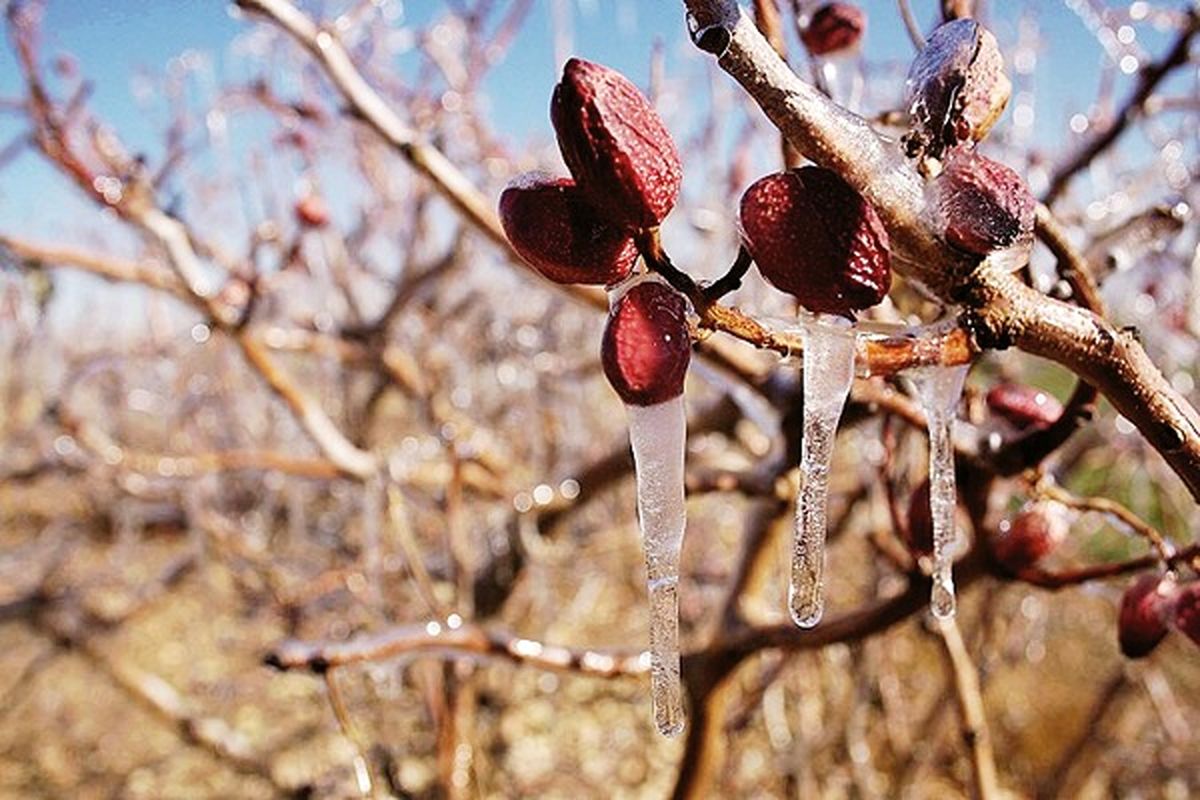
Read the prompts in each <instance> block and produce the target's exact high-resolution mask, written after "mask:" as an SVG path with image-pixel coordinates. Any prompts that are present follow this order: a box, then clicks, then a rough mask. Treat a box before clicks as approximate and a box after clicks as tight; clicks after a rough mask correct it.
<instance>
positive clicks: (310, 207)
mask: <svg viewBox="0 0 1200 800" xmlns="http://www.w3.org/2000/svg"><path fill="white" fill-rule="evenodd" d="M292 210H293V212H294V213H295V215H296V221H297V222H299V223H300V224H301V225H302V226H304V227H305V228H324V227H325V226H326V225H328V224H329V207H328V206H326V205H325V201H324V200H322V199H321V195H319V194H313V193H310V194H306V195H304V197H301V198H300V199H299V200H297V201H296V206H295V208H293V209H292Z"/></svg>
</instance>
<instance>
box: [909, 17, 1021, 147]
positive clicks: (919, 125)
mask: <svg viewBox="0 0 1200 800" xmlns="http://www.w3.org/2000/svg"><path fill="white" fill-rule="evenodd" d="M907 90H908V101H909V116H910V118H911V124H912V130H911V132H910V134H909V137H908V144H909V150H910V152H912V153H914V154H916V153H917V152H920V151H922V150H926V151H928V153H929V155H932V156H934V157H940V156H941V153H942V151H943V150H944V149H945V148H948V147H954V146H955V145H956V144H959V143H960V142H978V141H980V140H981V139H983V137H984V136H986V135H987V132H988V131H989V130H991V127H992V125H994V124H995V122H996V120H997V119H999V117H1000V114H1001V113H1002V112H1003V111H1004V107H1005V106H1006V105H1007V104H1008V98H1009V95H1010V94H1011V93H1012V83H1011V82H1010V81H1009V80H1008V76H1007V75H1005V74H1004V56H1002V55H1001V54H1000V47H999V45H997V44H996V37H994V36H992V34H991V33H990V32H989V31H988V30H987V29H986V28H984V27H983V26H981V25H980V24H979V23H977V22H976V21H975V20H972V19H956V20H953V21H951V22H947V23H946V24H944V25H942V26H940V27H939V28H938V29H937V30H935V31H934V32H933V33H932V34H931V35H930V37H929V41H928V42H926V44H925V47H924V49H922V50H921V52H920V53H918V54H917V57H916V58H915V59H914V60H913V63H912V67H911V69H909V71H908V82H907Z"/></svg>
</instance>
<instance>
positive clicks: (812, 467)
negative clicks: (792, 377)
mask: <svg viewBox="0 0 1200 800" xmlns="http://www.w3.org/2000/svg"><path fill="white" fill-rule="evenodd" d="M803 336H804V433H803V439H802V441H801V455H800V493H799V495H798V496H797V498H796V532H795V536H794V538H793V540H792V572H791V583H790V585H789V587H788V608H789V610H790V612H791V615H792V620H793V621H794V622H795V623H796V624H797V625H799V626H800V627H802V628H811V627H813V626H814V625H816V624H817V623H818V622H820V621H821V614H822V612H823V611H824V594H825V577H824V572H825V511H826V502H827V498H828V494H829V467H830V464H831V463H832V461H833V442H834V438H835V437H836V435H837V424H838V419H839V418H840V417H841V416H842V407H843V406H844V405H845V404H846V396H847V395H848V394H849V393H850V384H851V382H852V381H853V380H854V330H853V328H852V327H851V326H850V323H849V322H848V321H846V320H844V319H842V318H841V317H834V316H829V315H825V314H821V315H818V316H817V317H816V318H814V319H811V320H808V321H806V323H805V325H804V330H803Z"/></svg>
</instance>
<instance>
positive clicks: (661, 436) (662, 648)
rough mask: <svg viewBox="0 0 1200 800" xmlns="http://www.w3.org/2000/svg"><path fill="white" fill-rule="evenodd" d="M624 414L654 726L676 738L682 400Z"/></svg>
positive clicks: (683, 517)
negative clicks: (642, 568)
mask: <svg viewBox="0 0 1200 800" xmlns="http://www.w3.org/2000/svg"><path fill="white" fill-rule="evenodd" d="M626 410H627V411H628V415H629V444H630V446H631V447H632V449H633V463H634V467H635V469H636V471H637V495H638V522H639V523H640V525H641V528H642V547H643V549H644V550H645V554H646V580H647V586H648V587H649V590H650V692H651V697H652V698H653V701H654V722H655V724H656V725H657V726H658V730H659V732H660V733H662V734H663V735H664V736H676V735H678V734H679V733H680V732H681V731H682V730H683V725H684V711H683V690H682V687H681V686H680V682H679V554H680V551H681V550H682V548H683V531H684V528H685V527H686V525H687V512H686V508H685V505H684V498H683V477H684V473H683V462H684V448H685V444H686V438H687V436H686V429H687V416H686V414H685V412H684V407H683V396H682V395H680V396H679V397H675V398H672V399H670V400H667V401H665V402H662V403H658V404H656V405H652V406H636V405H626Z"/></svg>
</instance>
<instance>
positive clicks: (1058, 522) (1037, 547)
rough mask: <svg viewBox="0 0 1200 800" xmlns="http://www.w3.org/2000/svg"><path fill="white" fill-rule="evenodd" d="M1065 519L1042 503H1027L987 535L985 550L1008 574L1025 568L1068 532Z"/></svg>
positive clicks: (1042, 555) (1047, 552)
mask: <svg viewBox="0 0 1200 800" xmlns="http://www.w3.org/2000/svg"><path fill="white" fill-rule="evenodd" d="M1068 527H1069V525H1068V523H1067V520H1066V518H1065V517H1064V516H1063V515H1062V514H1061V513H1060V512H1059V511H1058V510H1057V509H1055V508H1054V507H1052V506H1048V505H1047V504H1045V503H1038V504H1034V505H1032V506H1029V507H1028V508H1027V509H1025V510H1024V511H1022V512H1021V513H1019V514H1017V516H1016V517H1014V518H1013V519H1011V520H1004V521H1002V522H1001V523H1000V526H999V528H998V529H997V530H996V531H994V532H992V533H991V534H990V535H989V536H988V549H989V550H990V551H991V554H992V558H993V559H995V561H996V563H997V564H999V565H1000V566H1001V567H1003V568H1004V569H1006V570H1008V571H1009V572H1011V573H1018V572H1021V571H1022V570H1024V569H1028V568H1029V567H1032V566H1033V565H1034V564H1036V563H1037V562H1038V561H1040V560H1041V559H1042V558H1043V557H1044V556H1046V555H1048V554H1049V553H1050V552H1051V551H1052V550H1054V548H1055V547H1057V546H1058V544H1059V542H1061V541H1062V540H1063V539H1064V538H1065V537H1066V535H1067V529H1068Z"/></svg>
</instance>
